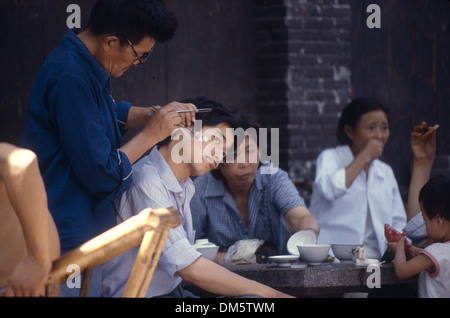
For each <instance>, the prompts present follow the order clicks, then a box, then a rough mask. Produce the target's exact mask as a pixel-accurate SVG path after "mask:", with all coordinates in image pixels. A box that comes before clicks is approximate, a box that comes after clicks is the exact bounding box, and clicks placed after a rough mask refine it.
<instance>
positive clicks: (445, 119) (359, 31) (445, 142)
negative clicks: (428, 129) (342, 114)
mask: <svg viewBox="0 0 450 318" xmlns="http://www.w3.org/2000/svg"><path fill="white" fill-rule="evenodd" d="M371 3H375V4H379V5H380V8H381V28H380V29H369V28H367V27H366V19H367V16H368V14H367V13H366V12H365V11H366V8H367V6H368V5H369V4H371ZM449 20H450V1H447V0H389V1H381V0H352V28H351V30H352V56H353V58H352V90H353V95H355V96H361V95H372V96H375V97H378V98H379V99H380V100H381V101H382V102H383V103H384V104H385V105H386V106H387V107H389V109H390V123H391V139H390V141H389V142H388V145H387V150H386V151H385V159H386V160H387V161H388V162H389V163H390V164H391V165H392V167H393V168H394V170H395V172H396V174H397V178H398V181H399V183H401V184H402V185H407V184H408V182H409V176H410V162H411V160H410V159H411V155H412V154H411V151H410V144H409V135H410V132H411V130H412V128H413V126H414V125H416V124H418V123H420V122H421V121H426V122H427V123H428V124H430V125H434V124H436V123H438V124H439V125H440V128H439V131H438V134H437V136H438V154H439V155H449V154H450V24H449Z"/></svg>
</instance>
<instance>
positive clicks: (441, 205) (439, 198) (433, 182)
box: [419, 175, 450, 221]
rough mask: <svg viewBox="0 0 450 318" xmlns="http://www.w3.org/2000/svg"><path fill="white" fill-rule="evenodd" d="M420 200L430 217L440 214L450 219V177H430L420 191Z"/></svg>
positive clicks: (424, 211) (424, 210)
mask: <svg viewBox="0 0 450 318" xmlns="http://www.w3.org/2000/svg"><path fill="white" fill-rule="evenodd" d="M419 202H420V203H421V204H422V207H423V211H422V212H423V213H425V214H426V215H427V216H428V218H429V219H433V218H434V217H436V216H437V215H440V216H441V217H443V218H444V219H446V220H449V221H450V178H448V177H447V176H444V175H438V176H436V177H434V178H432V179H430V181H428V182H427V183H426V184H425V185H424V186H423V187H422V189H421V190H420V192H419Z"/></svg>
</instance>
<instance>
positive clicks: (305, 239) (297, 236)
mask: <svg viewBox="0 0 450 318" xmlns="http://www.w3.org/2000/svg"><path fill="white" fill-rule="evenodd" d="M303 244H316V235H315V234H314V233H313V232H312V231H309V230H304V231H299V232H296V233H294V234H293V235H292V236H291V237H290V238H289V240H288V241H287V250H288V252H289V253H290V254H292V255H299V253H298V249H297V246H298V245H303Z"/></svg>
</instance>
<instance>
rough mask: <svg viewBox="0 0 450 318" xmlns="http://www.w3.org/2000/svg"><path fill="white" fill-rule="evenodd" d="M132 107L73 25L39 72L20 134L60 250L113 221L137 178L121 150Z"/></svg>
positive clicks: (89, 235)
mask: <svg viewBox="0 0 450 318" xmlns="http://www.w3.org/2000/svg"><path fill="white" fill-rule="evenodd" d="M130 107H131V104H130V103H126V102H121V103H118V104H116V103H115V102H114V100H113V97H112V95H111V83H110V76H109V74H108V73H107V72H106V71H105V69H103V68H102V67H101V65H100V64H99V63H98V62H97V61H96V60H95V59H94V57H93V56H92V55H91V54H90V52H89V50H88V49H87V47H86V46H85V45H84V44H83V42H82V41H81V40H80V39H79V38H78V36H77V35H76V34H75V32H74V31H72V30H68V31H67V33H66V35H65V36H64V39H63V41H62V43H61V44H60V45H59V46H58V47H57V48H56V49H55V50H54V51H53V52H52V53H51V55H50V56H49V57H48V58H47V60H46V61H45V63H44V64H43V66H42V67H41V69H40V70H39V73H38V75H37V77H36V80H35V82H34V84H33V87H32V91H31V95H30V100H29V105H28V110H27V121H26V127H25V131H24V133H23V136H22V146H23V147H25V148H29V149H31V150H33V151H34V152H35V153H36V154H37V157H38V161H39V166H40V170H41V173H42V176H43V179H44V182H45V186H46V189H47V195H48V204H49V209H50V212H51V214H52V216H53V218H54V220H55V223H56V226H57V228H58V233H59V236H60V240H61V247H62V250H63V252H65V251H67V250H69V249H71V248H74V247H76V246H78V245H80V244H82V243H84V242H86V241H87V240H89V239H90V238H92V237H94V236H96V235H98V234H100V233H102V232H104V231H105V230H107V229H109V228H111V227H112V226H114V225H115V211H114V208H113V205H112V200H113V199H114V198H116V197H117V196H119V195H120V194H122V193H123V192H124V191H125V190H126V189H128V188H129V186H130V185H131V182H132V180H131V179H132V169H131V164H130V162H129V160H128V158H127V156H126V155H125V154H124V153H122V152H121V151H119V150H118V148H119V147H120V146H121V139H122V133H123V129H124V123H125V122H126V119H127V116H128V111H129V108H130Z"/></svg>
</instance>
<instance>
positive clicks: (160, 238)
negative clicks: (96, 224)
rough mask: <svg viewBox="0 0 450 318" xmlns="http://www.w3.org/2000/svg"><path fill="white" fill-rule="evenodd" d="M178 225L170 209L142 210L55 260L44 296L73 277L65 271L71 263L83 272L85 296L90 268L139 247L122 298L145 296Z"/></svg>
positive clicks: (175, 213) (51, 294)
mask: <svg viewBox="0 0 450 318" xmlns="http://www.w3.org/2000/svg"><path fill="white" fill-rule="evenodd" d="M179 224H181V217H180V214H179V213H178V211H177V210H176V209H175V208H173V207H172V208H169V209H145V210H143V211H141V212H140V213H139V214H137V215H136V216H134V217H132V218H130V219H128V220H126V221H125V222H122V223H121V224H119V225H117V226H115V227H114V228H112V229H110V230H108V231H106V232H105V233H103V234H101V235H99V236H97V237H95V238H93V239H91V240H90V241H88V242H86V243H84V244H83V245H81V246H79V247H78V248H75V249H73V250H72V251H70V252H68V253H66V254H64V255H62V256H61V257H60V258H58V259H56V260H55V261H54V262H53V267H52V270H51V272H50V275H49V278H48V281H47V285H46V296H47V297H57V296H59V292H60V287H61V284H64V283H66V281H67V278H68V277H69V276H71V277H72V275H73V274H72V272H71V271H69V272H68V271H67V269H68V266H70V265H72V264H75V265H77V266H79V268H80V272H82V273H83V277H82V284H81V289H80V297H86V296H88V294H89V288H90V281H91V274H92V269H93V268H94V267H96V266H98V265H101V264H103V263H104V262H106V261H108V260H110V259H111V258H113V257H115V256H117V255H119V254H121V253H123V252H125V251H127V250H129V249H131V248H133V247H135V246H137V245H139V244H140V245H141V246H140V248H139V252H138V256H137V258H136V261H135V263H134V266H133V269H132V272H131V274H130V277H129V279H128V282H127V286H126V288H125V291H124V293H123V297H144V296H145V293H146V292H147V289H148V286H149V285H150V282H151V279H152V277H153V273H154V272H155V268H156V266H157V265H158V261H159V257H160V255H161V251H162V248H163V246H164V242H165V241H166V238H167V235H168V232H169V230H170V228H172V227H176V226H178V225H179Z"/></svg>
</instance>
